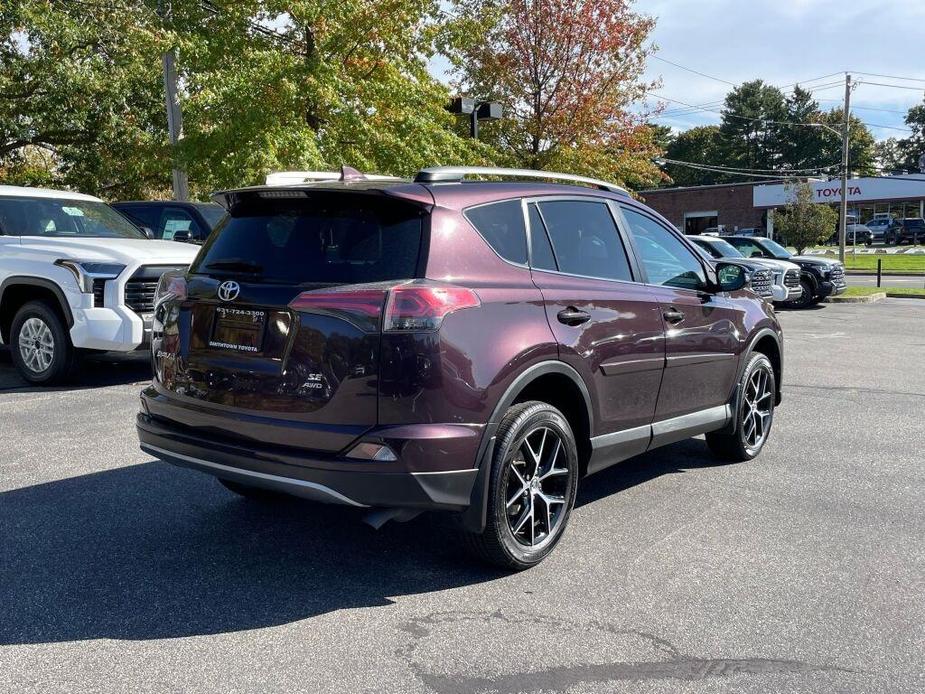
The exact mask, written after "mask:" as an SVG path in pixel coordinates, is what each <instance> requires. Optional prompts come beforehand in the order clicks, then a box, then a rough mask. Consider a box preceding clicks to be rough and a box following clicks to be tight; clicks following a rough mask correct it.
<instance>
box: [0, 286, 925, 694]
mask: <svg viewBox="0 0 925 694" xmlns="http://www.w3.org/2000/svg"><path fill="white" fill-rule="evenodd" d="M782 321H783V324H784V328H785V331H786V367H785V368H786V375H785V379H784V403H783V405H782V407H781V408H780V409H779V410H778V412H777V417H776V421H775V427H774V432H773V435H772V437H771V440H770V442H769V443H768V445H767V447H766V449H765V451H764V453H763V454H762V455H761V457H760V458H759V459H758V460H756V461H753V462H752V463H748V464H740V465H720V464H717V463H716V462H714V461H713V460H712V459H711V458H710V457H709V455H708V453H707V450H706V446H705V444H704V443H703V441H702V440H697V439H692V440H690V441H687V442H683V443H681V444H676V445H674V446H672V447H670V448H667V449H662V450H659V451H658V452H656V453H653V454H647V455H645V456H642V457H640V458H637V459H634V460H631V461H627V462H626V463H624V464H623V465H621V466H618V467H616V468H612V469H610V470H608V471H606V472H603V473H601V474H599V475H598V476H595V477H592V478H590V479H588V480H586V481H585V483H584V486H583V488H581V489H580V493H579V500H578V505H577V507H576V510H575V513H574V516H573V519H572V523H571V525H570V527H569V530H568V532H567V534H566V536H565V538H564V540H563V542H562V544H561V545H560V546H559V548H558V549H557V551H556V552H555V553H554V554H553V555H552V557H550V559H549V560H547V561H546V562H545V563H544V564H542V565H541V566H539V567H537V568H536V569H533V570H531V571H528V572H525V573H520V574H514V575H506V574H503V573H499V572H496V571H492V570H487V569H485V568H483V567H481V566H478V565H475V564H472V563H470V562H469V560H468V559H467V558H466V557H465V556H463V555H461V554H460V553H459V552H458V551H457V548H456V545H455V543H454V540H453V536H452V529H451V527H450V525H449V523H448V522H446V521H445V520H444V519H441V518H439V517H434V516H422V517H419V518H418V519H416V520H414V521H412V522H410V523H407V524H389V525H387V526H385V527H384V528H383V529H382V530H380V531H374V530H372V529H370V528H368V527H366V526H365V525H362V524H361V523H360V522H359V520H358V515H357V514H356V513H354V512H352V511H349V510H344V509H338V508H333V507H318V506H312V505H309V504H306V503H302V502H297V501H293V502H292V503H285V504H283V505H282V506H280V507H277V508H267V507H263V506H255V505H252V504H251V503H248V502H245V501H242V500H239V499H237V498H236V497H234V496H232V495H231V494H230V493H228V492H226V491H224V490H223V489H222V488H221V487H220V486H219V485H218V484H217V483H215V482H214V481H213V480H211V479H209V478H206V477H204V476H200V475H198V474H196V473H194V472H191V471H185V470H179V469H174V468H171V467H168V466H167V465H164V464H162V463H157V462H152V461H151V459H150V458H148V457H147V456H146V455H144V454H142V453H141V452H140V451H139V450H138V447H137V444H136V439H135V433H134V429H133V418H134V414H135V410H136V403H137V391H138V390H139V388H140V385H141V382H142V381H144V380H145V379H146V377H147V366H146V363H145V362H144V361H143V360H141V361H139V360H134V361H133V360H127V361H126V360H123V361H121V362H119V363H117V364H115V365H110V364H108V363H105V362H102V363H96V364H93V365H92V366H91V367H89V368H88V370H87V371H86V373H85V375H84V377H83V378H82V380H81V382H80V383H78V384H76V386H75V387H74V388H72V389H68V390H62V391H48V390H33V389H29V388H23V387H22V383H21V382H20V381H18V379H17V377H16V376H15V374H14V373H13V370H12V367H11V366H10V363H9V358H8V356H7V355H2V356H0V442H2V448H0V542H2V544H0V691H3V692H25V691H29V692H64V691H66V692H83V691H88V692H89V691H93V692H126V691H133V692H165V691H197V692H200V691H201V692H254V691H261V692H296V691H304V692H328V691H338V692H438V693H446V694H449V693H450V692H504V693H514V692H565V691H568V692H632V693H634V694H635V693H641V692H761V693H767V692H833V693H834V692H840V693H841V692H864V693H869V692H891V693H897V692H910V693H911V692H922V691H925V658H923V653H925V470H923V468H925V465H923V464H925V418H923V412H925V368H923V366H925V358H923V356H922V355H923V354H925V302H918V303H917V302H915V301H901V300H890V301H886V302H882V303H878V304H870V305H826V306H820V307H818V308H817V309H815V310H808V311H802V312H785V313H782Z"/></svg>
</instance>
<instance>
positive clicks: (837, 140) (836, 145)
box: [819, 108, 877, 176]
mask: <svg viewBox="0 0 925 694" xmlns="http://www.w3.org/2000/svg"><path fill="white" fill-rule="evenodd" d="M844 113H845V111H844V109H842V108H833V109H832V110H831V111H826V112H825V113H822V114H821V115H820V118H819V122H820V123H825V124H826V125H828V126H829V127H830V128H834V129H835V130H838V131H839V132H840V131H841V129H842V123H843V122H844V119H845V117H844ZM822 138H823V142H824V146H823V149H822V155H821V156H822V157H823V161H825V162H827V163H828V164H831V163H833V162H841V159H842V138H841V135H836V134H835V133H833V132H832V131H830V130H824V131H823V132H822ZM876 144H877V141H876V139H874V136H873V134H872V133H871V132H870V129H869V128H868V127H867V126H866V125H865V124H864V122H863V121H862V120H861V119H860V118H858V117H857V116H851V117H850V118H849V121H848V169H849V170H850V172H851V174H852V175H857V176H870V175H873V174H875V173H876V171H877V152H876Z"/></svg>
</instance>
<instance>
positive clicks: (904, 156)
mask: <svg viewBox="0 0 925 694" xmlns="http://www.w3.org/2000/svg"><path fill="white" fill-rule="evenodd" d="M906 125H908V126H909V128H910V129H911V130H912V134H911V135H910V136H909V137H906V138H903V139H902V140H899V141H898V142H897V146H898V149H899V156H898V157H897V159H898V161H897V162H896V163H897V166H896V167H895V170H896V171H906V172H917V171H919V169H920V167H919V159H920V158H921V157H922V155H925V101H923V103H921V104H919V105H918V106H913V107H912V108H910V109H909V112H908V113H907V114H906Z"/></svg>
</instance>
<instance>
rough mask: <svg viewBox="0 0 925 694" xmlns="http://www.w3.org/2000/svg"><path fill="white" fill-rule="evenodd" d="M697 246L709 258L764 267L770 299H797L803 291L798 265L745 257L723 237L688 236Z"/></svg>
mask: <svg viewBox="0 0 925 694" xmlns="http://www.w3.org/2000/svg"><path fill="white" fill-rule="evenodd" d="M687 238H688V239H690V240H691V241H693V242H694V243H695V244H697V246H699V247H700V248H702V249H703V250H704V251H705V252H706V253H708V254H709V255H710V257H711V258H713V259H715V260H723V261H726V262H742V261H745V262H747V263H750V264H751V265H752V266H753V267H755V268H760V267H763V268H766V269H767V270H768V271H769V272H771V273H772V276H771V287H770V293H771V299H770V300H771V301H774V302H776V303H782V302H785V301H791V300H794V299H798V298H799V297H800V295H801V294H802V293H803V289H802V287H801V286H800V266H799V265H797V264H795V263H791V262H788V261H786V260H776V259H773V258H746V257H745V256H744V255H743V254H742V253H741V252H740V251H739V249H737V248H736V247H735V246H733V245H732V244H730V243H729V242H728V241H726V240H725V239H717V238H711V237H708V236H688V237H687Z"/></svg>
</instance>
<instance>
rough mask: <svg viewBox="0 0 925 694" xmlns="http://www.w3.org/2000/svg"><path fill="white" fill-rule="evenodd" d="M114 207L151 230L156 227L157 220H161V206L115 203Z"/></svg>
mask: <svg viewBox="0 0 925 694" xmlns="http://www.w3.org/2000/svg"><path fill="white" fill-rule="evenodd" d="M116 209H117V210H119V211H120V212H122V213H123V214H127V215H128V216H129V217H131V218H132V220H134V221H136V222H138V224H140V225H141V226H145V227H148V228H149V229H150V230H151V231H154V230H155V229H157V225H158V222H160V220H161V208H159V207H154V206H153V205H152V206H147V205H117V206H116Z"/></svg>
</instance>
